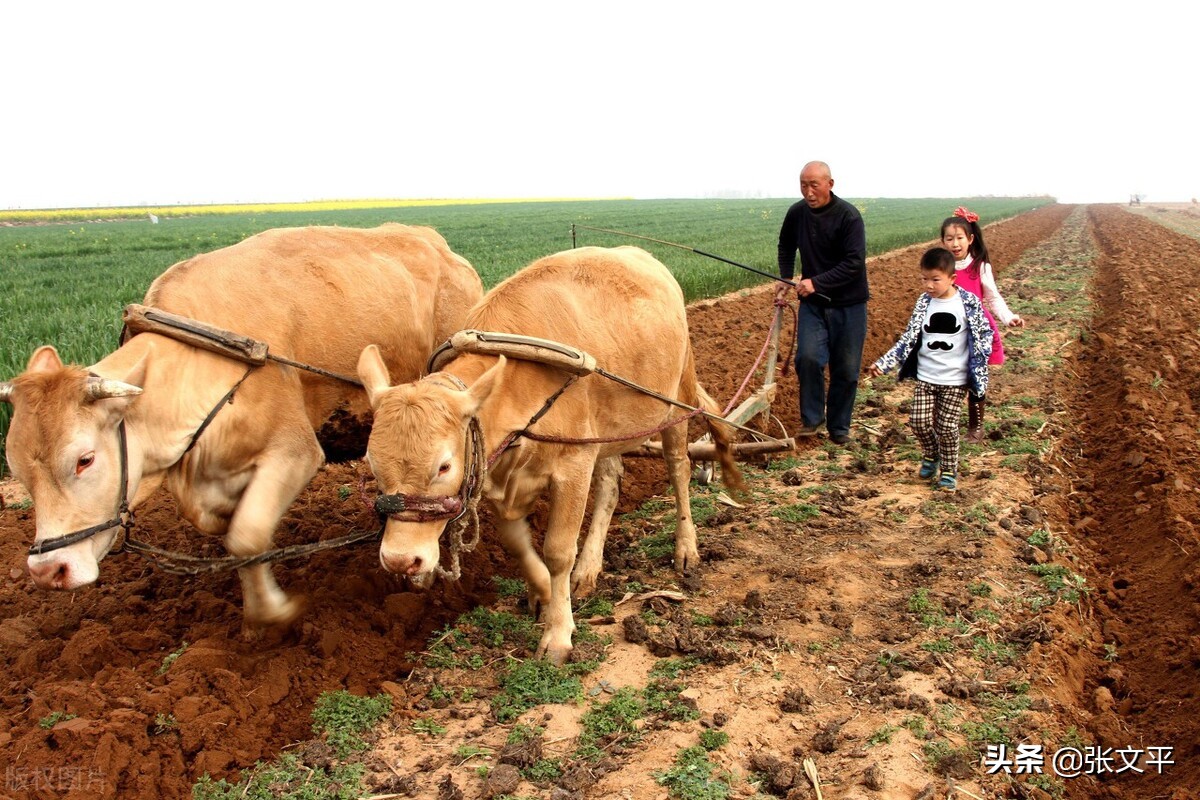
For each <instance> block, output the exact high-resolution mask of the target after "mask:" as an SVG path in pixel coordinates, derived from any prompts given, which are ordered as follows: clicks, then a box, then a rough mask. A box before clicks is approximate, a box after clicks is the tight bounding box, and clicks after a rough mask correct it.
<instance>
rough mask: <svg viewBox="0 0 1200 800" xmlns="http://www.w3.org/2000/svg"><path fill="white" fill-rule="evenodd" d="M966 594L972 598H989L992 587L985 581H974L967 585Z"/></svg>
mask: <svg viewBox="0 0 1200 800" xmlns="http://www.w3.org/2000/svg"><path fill="white" fill-rule="evenodd" d="M967 594H969V595H971V596H972V597H991V596H992V586H991V584H989V583H988V582H986V581H975V582H974V583H970V584H967Z"/></svg>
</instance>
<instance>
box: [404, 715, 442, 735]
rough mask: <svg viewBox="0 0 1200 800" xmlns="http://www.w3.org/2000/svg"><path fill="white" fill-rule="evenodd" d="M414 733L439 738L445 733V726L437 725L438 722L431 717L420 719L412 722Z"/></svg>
mask: <svg viewBox="0 0 1200 800" xmlns="http://www.w3.org/2000/svg"><path fill="white" fill-rule="evenodd" d="M412 729H413V732H414V733H424V734H426V735H428V736H441V735H442V734H443V733H445V732H446V726H445V725H439V724H438V721H437V720H435V719H433V718H432V717H421V718H420V719H414V720H413V722H412Z"/></svg>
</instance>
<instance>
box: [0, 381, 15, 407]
mask: <svg viewBox="0 0 1200 800" xmlns="http://www.w3.org/2000/svg"><path fill="white" fill-rule="evenodd" d="M12 393H13V385H12V381H4V382H2V383H0V403H11V402H12Z"/></svg>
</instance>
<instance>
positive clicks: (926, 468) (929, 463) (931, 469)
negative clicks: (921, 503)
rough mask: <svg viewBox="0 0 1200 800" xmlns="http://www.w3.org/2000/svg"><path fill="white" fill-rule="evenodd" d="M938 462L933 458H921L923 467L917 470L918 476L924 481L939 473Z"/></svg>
mask: <svg viewBox="0 0 1200 800" xmlns="http://www.w3.org/2000/svg"><path fill="white" fill-rule="evenodd" d="M937 471H938V462H937V461H935V460H933V459H931V458H922V459H921V469H919V470H918V471H917V477H918V478H920V479H921V480H923V481H927V480H929V479H930V478H932V477H933V476H934V475H937Z"/></svg>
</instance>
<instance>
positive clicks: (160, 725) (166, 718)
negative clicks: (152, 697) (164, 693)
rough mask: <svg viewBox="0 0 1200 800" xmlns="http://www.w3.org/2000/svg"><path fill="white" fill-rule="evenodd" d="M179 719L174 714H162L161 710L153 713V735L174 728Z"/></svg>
mask: <svg viewBox="0 0 1200 800" xmlns="http://www.w3.org/2000/svg"><path fill="white" fill-rule="evenodd" d="M178 725H179V721H178V720H176V719H175V715H174V714H164V713H162V712H161V711H160V712H159V713H157V714H155V715H154V735H155V736H162V735H163V734H164V733H166V732H167V731H172V730H175V728H176V727H178Z"/></svg>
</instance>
